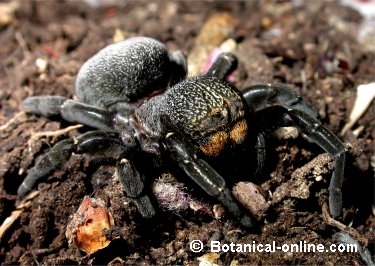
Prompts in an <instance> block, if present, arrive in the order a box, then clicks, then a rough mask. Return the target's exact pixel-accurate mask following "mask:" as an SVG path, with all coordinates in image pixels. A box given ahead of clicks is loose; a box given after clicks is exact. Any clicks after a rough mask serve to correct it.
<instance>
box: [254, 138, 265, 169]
mask: <svg viewBox="0 0 375 266" xmlns="http://www.w3.org/2000/svg"><path fill="white" fill-rule="evenodd" d="M255 149H256V157H257V162H258V165H257V168H256V169H255V172H254V175H253V176H259V175H261V174H262V173H263V169H264V162H265V161H266V144H265V139H264V135H263V134H262V133H258V134H257V136H256V143H255Z"/></svg>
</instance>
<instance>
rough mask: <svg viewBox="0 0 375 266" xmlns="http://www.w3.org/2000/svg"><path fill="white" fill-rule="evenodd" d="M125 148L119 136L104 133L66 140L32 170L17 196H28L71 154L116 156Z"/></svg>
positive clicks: (97, 132)
mask: <svg viewBox="0 0 375 266" xmlns="http://www.w3.org/2000/svg"><path fill="white" fill-rule="evenodd" d="M124 149H125V146H123V145H122V143H121V142H120V139H119V138H118V136H117V134H114V133H107V132H102V131H92V132H87V133H85V134H82V135H80V136H78V137H76V138H69V139H64V140H62V141H60V142H58V143H57V144H56V145H54V146H53V147H52V148H51V149H50V151H49V152H48V153H47V154H46V155H45V156H44V157H43V158H42V159H41V160H40V161H39V162H37V163H36V165H35V166H34V167H33V168H31V169H30V171H29V172H28V174H27V176H26V178H25V179H24V180H23V182H22V184H21V185H20V186H19V188H18V191H17V194H18V195H20V196H24V195H26V194H27V193H28V192H30V191H31V190H32V188H33V187H34V185H35V184H36V183H37V182H39V181H40V180H41V179H43V178H45V177H47V176H48V175H50V174H51V173H52V172H53V171H55V170H56V169H58V168H60V167H61V166H62V165H63V164H64V163H65V162H67V161H68V160H69V158H70V156H71V154H72V153H73V152H74V153H77V154H83V153H90V154H95V155H96V154H98V153H101V154H103V155H106V156H115V155H117V154H119V153H122V152H123V151H124Z"/></svg>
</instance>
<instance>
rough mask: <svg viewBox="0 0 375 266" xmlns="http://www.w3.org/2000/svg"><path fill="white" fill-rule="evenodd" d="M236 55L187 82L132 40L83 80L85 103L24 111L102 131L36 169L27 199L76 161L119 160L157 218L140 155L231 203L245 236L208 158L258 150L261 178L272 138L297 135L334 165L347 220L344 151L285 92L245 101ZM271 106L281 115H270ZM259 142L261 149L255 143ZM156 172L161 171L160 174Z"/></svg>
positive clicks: (335, 199) (157, 49)
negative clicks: (235, 77) (283, 132)
mask: <svg viewBox="0 0 375 266" xmlns="http://www.w3.org/2000/svg"><path fill="white" fill-rule="evenodd" d="M236 65H237V59H236V57H235V56H234V55H233V54H230V53H224V54H221V55H220V56H219V57H218V59H217V60H216V61H215V63H214V64H213V66H212V67H211V68H210V69H209V70H208V72H207V73H206V75H204V76H199V77H188V78H185V76H186V62H185V59H184V57H183V56H182V54H181V53H180V52H173V53H170V52H168V51H167V50H166V49H165V47H164V45H162V44H161V43H160V42H158V41H155V40H152V39H149V38H145V37H142V38H132V39H129V40H126V41H124V42H120V43H116V44H113V45H110V46H108V47H107V48H104V49H103V50H102V51H100V52H99V53H98V54H97V55H95V56H94V57H93V58H91V59H89V60H88V61H87V62H86V63H85V64H84V66H83V67H82V69H81V70H80V72H79V74H78V77H77V82H76V91H77V94H78V96H79V99H80V101H73V100H68V99H66V98H64V97H61V96H34V97H29V98H27V99H26V100H25V101H24V102H23V103H22V108H23V109H25V110H27V111H29V112H31V113H34V114H39V115H44V116H51V115H61V116H62V117H63V118H64V119H65V120H67V121H69V122H72V123H81V124H84V125H87V126H89V127H92V128H95V129H97V130H95V131H90V132H87V133H84V134H82V135H79V136H77V137H75V138H72V139H66V140H62V141H60V142H59V143H57V144H56V145H55V146H54V147H53V148H52V149H51V150H50V152H49V153H47V155H46V156H45V157H44V158H42V159H41V160H40V161H39V162H38V163H37V164H36V165H35V166H34V168H32V169H31V170H30V171H29V173H28V175H27V177H26V178H25V180H24V181H23V183H22V184H21V186H20V187H19V189H18V194H19V195H25V194H26V193H27V192H28V191H30V190H31V188H32V187H33V185H34V184H35V182H36V181H38V180H39V179H41V178H43V177H46V176H48V175H49V174H50V173H52V172H53V171H54V170H55V169H56V168H58V167H60V166H61V165H62V164H63V163H65V162H66V161H67V160H68V159H69V157H70V155H71V154H72V153H73V152H74V153H78V154H86V153H87V154H93V155H96V154H102V155H103V154H105V156H109V157H113V158H115V159H116V160H117V175H118V177H119V179H120V182H121V184H122V186H123V189H124V192H125V194H126V195H127V196H128V197H129V198H131V199H132V200H133V202H134V204H135V205H136V206H137V208H138V210H139V212H140V213H141V215H142V216H144V217H152V216H153V215H154V214H155V208H154V206H153V204H152V203H151V200H150V198H149V195H147V194H146V192H145V191H146V190H145V189H144V187H145V185H144V183H143V182H144V181H143V180H144V178H143V177H142V176H143V174H144V171H143V170H144V169H141V168H142V167H138V166H139V164H138V163H137V159H139V158H140V156H139V155H140V154H143V153H148V154H151V155H153V156H156V157H157V158H162V157H163V158H164V156H167V157H170V158H171V159H172V161H175V163H176V164H177V165H178V166H179V167H180V168H182V169H183V170H184V171H185V173H186V174H187V176H189V177H190V178H191V179H192V180H194V182H196V183H197V184H198V185H199V186H200V187H201V188H202V189H203V190H204V191H206V192H207V193H208V194H209V195H211V196H214V197H216V198H217V199H218V200H219V201H220V202H221V203H223V204H224V205H225V206H226V207H227V208H228V210H229V211H230V212H231V213H232V215H233V216H235V217H236V218H238V219H239V220H240V222H241V223H242V224H243V225H245V226H248V227H250V226H252V225H253V220H252V218H251V217H250V216H249V215H247V214H246V212H244V211H243V210H242V209H241V207H240V206H239V205H238V203H237V202H236V201H235V200H234V198H233V196H232V194H231V192H230V190H229V189H228V188H227V186H226V182H225V179H224V178H223V177H222V176H221V175H220V174H218V173H217V172H216V171H215V170H214V169H213V167H211V166H210V165H209V164H208V163H207V161H206V160H205V159H204V158H207V157H212V158H214V157H215V156H217V155H219V154H220V153H221V152H222V151H223V150H225V149H231V147H233V146H236V145H240V144H242V145H248V144H249V143H256V147H255V148H254V147H253V149H254V150H255V151H256V158H257V160H258V163H257V165H258V168H261V166H262V165H263V161H264V160H265V156H264V137H263V135H264V133H265V132H267V131H270V130H273V129H275V128H277V127H283V126H296V127H297V128H298V129H299V130H301V131H302V132H303V133H304V134H305V135H307V136H308V137H309V138H310V139H311V140H312V141H314V142H316V143H317V144H318V145H320V146H321V147H322V148H323V149H325V150H326V151H327V152H328V153H330V154H331V155H332V156H333V159H334V164H335V170H334V172H333V174H332V179H331V183H330V188H329V189H330V197H329V203H330V211H331V214H333V215H334V216H337V215H339V213H340V211H341V205H342V195H341V184H342V178H343V171H344V163H345V148H344V145H343V143H342V142H341V141H340V140H339V139H338V138H337V137H336V136H335V135H334V134H333V133H331V132H330V131H329V130H328V129H327V128H325V127H324V126H323V125H321V123H320V122H319V121H318V120H317V119H316V116H317V114H316V111H315V110H314V109H313V108H312V107H311V106H310V105H309V104H308V103H307V102H305V101H304V100H303V99H301V97H299V96H298V95H297V94H296V93H294V92H293V91H292V90H290V89H289V88H287V87H286V86H284V85H278V84H267V85H256V86H252V87H249V88H247V89H245V90H243V91H242V92H240V91H239V90H237V89H236V88H235V87H234V86H233V85H231V84H228V83H227V82H226V81H225V79H226V78H227V76H228V75H229V74H230V73H231V72H232V71H233V69H235V68H236ZM269 102H273V103H275V105H273V106H270V107H265V106H268V103H269ZM248 139H252V140H254V141H250V142H248V141H245V140H248ZM149 167H153V165H150V166H149Z"/></svg>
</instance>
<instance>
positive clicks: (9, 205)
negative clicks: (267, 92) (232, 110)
mask: <svg viewBox="0 0 375 266" xmlns="http://www.w3.org/2000/svg"><path fill="white" fill-rule="evenodd" d="M94 2H95V3H102V4H103V5H99V6H96V7H94V6H88V5H87V4H86V3H85V2H83V1H82V2H81V1H57V0H56V1H35V2H34V1H19V2H2V3H1V4H8V5H9V4H10V3H18V5H17V4H16V7H15V8H14V13H10V21H9V22H8V23H4V22H2V24H1V28H0V40H1V41H0V43H1V46H0V61H1V67H0V73H1V75H0V105H1V108H0V123H1V125H4V126H3V127H2V128H1V130H0V142H1V144H0V148H1V152H0V162H1V167H0V221H1V223H3V221H4V220H5V219H6V218H7V217H9V216H10V215H11V213H12V211H14V210H15V209H16V207H15V206H16V205H17V204H19V202H20V199H19V198H17V196H16V191H17V187H18V186H19V185H20V183H21V182H22V180H23V178H25V176H26V173H27V170H28V169H30V168H31V167H32V166H33V165H34V164H35V162H37V161H38V160H39V159H40V158H41V157H42V156H43V155H44V154H46V152H48V150H49V149H50V147H51V146H52V145H53V144H54V143H56V142H57V141H59V140H61V139H64V138H67V137H69V136H76V135H78V134H79V133H83V132H85V131H87V130H89V129H88V128H85V127H83V128H76V129H73V130H70V131H68V132H66V133H63V134H61V135H57V136H54V137H50V136H41V137H39V138H35V134H36V133H38V132H45V131H52V132H56V131H57V130H60V129H64V128H67V127H68V126H70V125H69V124H68V123H66V122H64V121H61V120H59V119H58V118H54V119H47V118H42V117H37V116H34V115H25V114H22V113H21V114H20V113H19V112H20V109H19V105H20V103H21V101H22V100H23V99H24V98H26V97H27V96H31V95H42V94H46V95H62V96H66V97H69V98H73V97H74V81H75V77H76V74H77V72H78V70H79V68H80V66H81V65H82V64H83V63H84V62H85V60H87V59H88V58H89V57H90V56H92V55H93V54H95V53H96V52H97V51H98V50H99V49H101V48H103V47H104V46H106V45H108V44H110V43H112V42H113V41H114V36H117V37H116V38H120V39H121V38H128V37H131V36H138V35H144V36H149V37H152V38H156V39H159V40H160V41H162V42H163V43H165V44H166V45H167V47H168V48H169V49H171V50H174V49H179V50H181V51H183V52H184V54H186V55H191V52H192V51H193V50H194V49H198V48H197V46H202V47H203V46H204V45H206V46H204V47H203V48H205V47H206V48H207V50H210V49H212V47H217V46H218V44H217V43H215V42H216V41H217V42H219V43H220V42H223V41H224V40H225V39H229V38H232V39H233V40H235V41H236V42H237V43H238V48H237V51H236V53H237V55H238V57H239V67H238V70H237V71H236V72H235V74H234V80H235V81H234V83H235V84H236V86H237V87H238V88H240V89H242V88H245V87H246V86H249V85H252V84H256V83H276V82H278V83H280V82H281V83H285V84H289V85H290V86H291V87H292V88H293V89H295V90H296V91H298V92H299V93H300V94H301V95H302V96H303V97H304V98H305V99H307V100H308V101H309V102H310V103H312V105H313V106H315V107H316V108H317V110H318V112H319V116H320V119H321V121H322V122H323V124H324V125H326V126H327V127H328V128H329V129H331V130H332V131H333V132H334V133H335V134H339V133H340V130H341V129H342V128H343V126H344V124H345V123H346V122H347V119H348V117H349V114H350V111H351V109H352V106H353V103H354V100H355V96H356V87H357V86H358V85H360V84H365V83H369V82H373V81H374V77H375V67H374V62H375V61H374V60H375V53H374V50H371V47H369V44H368V43H367V44H366V42H361V41H359V40H358V38H357V34H358V31H359V27H360V25H361V22H362V21H363V18H362V17H361V15H360V14H359V13H358V12H357V11H355V10H353V9H350V8H348V7H344V6H342V5H340V3H339V2H338V1H336V2H326V1H292V2H289V1H272V2H269V1H244V2H241V1H218V2H215V1H205V2H203V1H186V2H185V1H178V2H168V1H162V2H149V1H121V2H120V1H118V2H116V1H108V2H106V3H104V2H105V1H91V3H94ZM109 3H110V4H109ZM222 12H227V13H229V14H230V15H229V16H231V19H229V21H227V20H225V21H227V22H224V25H225V23H228V28H230V30H229V31H228V32H227V33H224V37H223V36H219V37H217V38H218V39H220V40H211V39H210V38H206V39H205V38H202V37H199V36H209V35H210V34H212V32H210V27H205V28H204V27H203V25H205V23H206V22H207V20H208V19H209V18H212V15H217V16H219V17H220V16H224V15H223V13H222ZM202 30H204V31H205V32H204V33H202V32H201V31H202ZM116 32H117V34H115V33H116ZM198 37H199V38H198ZM202 39H203V41H202ZM197 40H199V41H197ZM200 42H205V43H203V44H202V43H200ZM210 42H211V43H210ZM199 67H200V68H201V69H203V68H204V65H199ZM17 115H18V116H17ZM374 115H375V108H374V105H373V104H372V107H371V108H369V109H368V110H367V111H366V113H365V114H364V115H363V116H362V117H361V118H360V119H359V120H358V121H357V122H356V124H355V125H354V126H353V128H352V129H351V130H349V131H348V132H347V133H346V134H345V135H344V136H342V137H341V139H342V140H343V141H344V142H346V143H352V144H353V145H354V146H356V143H358V140H362V142H361V143H363V144H364V149H363V151H361V152H358V153H357V154H355V153H353V152H352V153H349V154H348V156H347V162H346V172H345V180H344V183H343V195H344V196H343V197H344V199H343V200H344V203H343V205H344V206H343V211H342V214H341V215H340V216H339V217H338V218H337V220H338V221H340V222H341V223H343V224H345V225H350V226H351V227H352V228H353V229H354V230H356V231H357V233H358V235H357V240H359V241H360V243H361V244H362V245H364V246H367V247H368V248H369V249H370V251H371V252H372V256H374V243H375V235H374V227H375V221H374V211H373V210H374V209H373V208H374V169H373V168H372V167H373V166H371V158H372V160H374V157H373V156H374V137H375V126H374V124H375V119H374V117H375V116H374ZM15 116H17V118H16V119H14V120H12V121H11V122H10V123H9V121H10V120H11V119H12V118H13V117H15ZM7 123H8V124H7ZM267 147H268V148H267V155H268V156H267V158H268V159H267V163H266V170H265V174H264V177H260V178H257V179H254V180H252V181H253V182H254V183H256V184H258V185H260V187H261V188H263V190H265V191H266V196H265V198H266V199H267V200H268V202H271V201H270V199H271V197H272V193H273V192H275V191H276V189H277V187H279V186H280V185H282V184H284V183H285V182H293V179H292V174H293V172H294V171H295V170H296V169H298V168H300V167H303V166H304V165H305V164H306V163H308V162H310V161H311V160H312V159H314V158H315V157H316V156H318V155H319V154H321V153H323V151H322V150H321V149H319V148H318V147H316V146H315V145H314V144H312V143H309V142H308V141H306V139H304V138H303V137H301V136H299V137H298V138H296V139H288V140H279V139H277V138H275V137H272V136H269V137H268V138H267ZM225 164H226V166H227V167H228V169H230V168H229V167H233V168H235V167H234V165H235V162H231V161H230V160H229V159H228V161H226V162H225ZM237 166H238V165H237ZM246 166H247V164H244V165H241V167H244V168H245V169H246ZM114 172H115V168H114V167H113V166H112V165H111V162H103V161H100V160H99V161H98V160H95V159H89V158H87V157H84V156H80V155H73V156H72V157H71V159H70V160H69V162H68V163H67V164H66V165H65V166H63V167H62V168H61V169H60V170H57V171H56V172H54V173H53V174H51V175H50V176H49V177H48V178H47V180H44V181H43V182H41V183H40V184H39V185H38V191H39V193H38V194H37V195H36V196H35V197H34V198H33V199H32V200H31V201H29V203H28V206H27V207H26V208H24V209H23V211H22V213H21V214H20V216H19V218H18V219H16V221H15V222H14V223H13V224H12V225H11V226H10V228H8V229H7V230H6V232H5V233H4V234H3V235H2V236H1V242H0V262H1V263H2V265H7V264H24V265H40V264H41V265H56V264H111V265H118V264H146V265H148V264H197V263H198V262H199V261H203V262H205V263H216V264H225V265H229V264H231V265H237V264H238V265H241V264H329V265H335V264H345V265H347V264H355V265H358V264H363V263H364V262H363V261H362V260H361V257H360V256H359V254H358V253H352V252H344V253H339V252H323V253H314V252H281V251H277V252H274V253H266V252H242V253H236V252H220V253H217V254H215V253H210V249H209V246H208V244H209V243H210V241H212V240H218V241H221V243H231V242H233V243H238V244H239V243H261V244H267V243H270V242H271V241H275V243H276V244H277V245H283V244H290V243H299V241H306V242H307V243H315V244H323V245H324V246H325V247H328V246H329V245H330V244H332V243H335V240H334V238H333V234H334V233H335V232H337V231H339V229H337V227H336V226H333V225H332V224H327V222H326V220H324V219H323V215H322V207H321V205H322V202H325V201H326V196H327V187H328V183H329V181H328V180H329V177H330V174H331V171H328V173H326V174H323V177H324V179H323V180H322V181H320V182H314V181H311V184H310V187H309V188H308V189H309V190H310V193H309V196H308V197H307V198H305V199H301V198H296V197H291V196H290V195H287V196H286V197H285V198H283V200H280V201H279V202H277V203H274V204H272V205H271V206H270V208H269V209H268V211H267V212H266V213H265V214H264V215H263V216H262V218H261V219H260V221H259V223H258V225H257V226H256V228H254V229H252V230H248V229H245V228H243V227H241V225H240V224H239V223H238V222H236V221H235V220H234V219H233V217H231V216H230V215H229V214H222V213H218V212H223V210H222V209H220V208H218V205H217V202H216V201H215V199H212V198H210V197H208V196H206V195H204V193H200V192H199V190H197V189H195V192H191V189H190V188H185V189H184V191H186V193H193V194H194V197H196V198H197V199H198V200H199V202H200V203H201V204H203V205H205V206H206V207H205V208H207V209H208V211H207V212H206V213H202V212H198V211H193V210H191V209H188V208H187V209H184V210H180V209H177V208H170V209H168V208H166V207H164V208H163V207H160V208H159V209H158V214H157V215H156V217H155V218H153V219H151V220H145V219H143V218H142V217H140V215H139V214H138V213H137V211H136V209H135V207H134V206H133V205H132V203H130V201H129V199H127V198H126V197H125V196H124V195H123V192H122V191H121V189H120V188H119V184H118V180H117V179H116V178H113V175H114ZM162 172H165V173H168V172H169V169H162ZM175 177H176V179H177V180H179V176H176V175H175ZM181 180H183V179H181ZM291 180H292V181H291ZM312 180H314V178H312ZM151 183H152V182H151ZM178 187H179V188H180V187H181V186H178ZM186 187H188V186H186ZM85 196H91V197H94V198H100V199H102V200H104V202H105V203H106V206H107V208H108V211H109V212H110V213H111V214H112V217H113V219H114V225H113V226H112V227H111V229H110V232H107V235H108V237H109V238H111V239H112V238H113V240H112V241H111V243H110V244H109V246H108V247H106V248H104V249H102V250H99V251H98V252H96V253H93V254H91V255H86V253H85V252H83V251H80V250H79V249H78V248H77V247H75V246H72V245H69V244H68V240H67V238H66V237H65V232H66V228H67V225H68V223H69V221H70V220H71V217H72V215H73V214H74V213H75V212H76V210H77V209H78V207H79V205H80V204H81V202H82V200H83V198H84V197H85ZM187 198H189V197H187ZM161 205H162V204H161ZM212 208H215V209H214V210H212ZM171 209H172V210H171ZM218 209H219V210H220V211H218ZM192 240H201V241H202V242H203V243H204V244H205V247H204V249H203V251H201V252H199V253H194V252H192V251H191V250H190V249H189V243H190V242H191V241H192ZM253 241H254V242H253Z"/></svg>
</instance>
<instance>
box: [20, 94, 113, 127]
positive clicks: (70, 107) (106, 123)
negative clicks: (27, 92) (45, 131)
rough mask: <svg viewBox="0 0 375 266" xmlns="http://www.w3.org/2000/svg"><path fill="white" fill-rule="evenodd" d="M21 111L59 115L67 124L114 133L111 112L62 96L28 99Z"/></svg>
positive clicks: (23, 103)
mask: <svg viewBox="0 0 375 266" xmlns="http://www.w3.org/2000/svg"><path fill="white" fill-rule="evenodd" d="M21 109H22V110H24V111H27V112H30V113H33V114H36V115H41V116H45V117H50V116H56V115H60V116H61V117H62V118H64V119H65V120H66V121H68V122H72V123H78V124H84V125H86V126H90V127H93V128H97V129H101V130H107V131H114V121H115V119H114V117H115V116H114V114H113V113H112V112H110V111H108V110H106V109H103V108H99V107H94V106H91V105H88V104H84V103H81V102H77V101H73V100H69V99H67V98H65V97H62V96H32V97H28V98H26V99H25V100H24V101H23V102H22V104H21Z"/></svg>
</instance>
